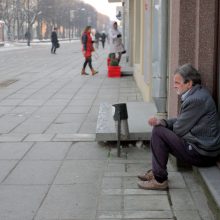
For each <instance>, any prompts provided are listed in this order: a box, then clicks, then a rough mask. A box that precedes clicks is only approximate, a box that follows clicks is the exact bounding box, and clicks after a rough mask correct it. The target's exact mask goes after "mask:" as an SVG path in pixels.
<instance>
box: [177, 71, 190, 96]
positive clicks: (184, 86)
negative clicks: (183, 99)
mask: <svg viewBox="0 0 220 220" xmlns="http://www.w3.org/2000/svg"><path fill="white" fill-rule="evenodd" d="M173 87H174V89H175V90H176V92H177V94H178V95H182V94H183V93H185V92H186V91H188V90H189V89H191V88H192V81H189V82H187V83H184V79H183V77H182V76H181V75H180V74H179V73H176V74H175V75H174V79H173Z"/></svg>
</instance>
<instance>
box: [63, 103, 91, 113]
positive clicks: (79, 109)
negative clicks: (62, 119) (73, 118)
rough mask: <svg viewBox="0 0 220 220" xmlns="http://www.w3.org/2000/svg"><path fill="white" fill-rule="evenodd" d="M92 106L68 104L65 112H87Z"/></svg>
mask: <svg viewBox="0 0 220 220" xmlns="http://www.w3.org/2000/svg"><path fill="white" fill-rule="evenodd" d="M90 108H91V106H90V105H81V106H73V105H71V106H67V107H66V108H65V109H64V111H63V113H66V114H67V113H69V114H87V113H88V112H89V109H90Z"/></svg>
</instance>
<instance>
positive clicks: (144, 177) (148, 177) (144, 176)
mask: <svg viewBox="0 0 220 220" xmlns="http://www.w3.org/2000/svg"><path fill="white" fill-rule="evenodd" d="M138 178H139V179H140V180H142V181H148V180H152V179H154V174H153V171H152V170H148V171H147V172H146V173H144V174H140V175H138Z"/></svg>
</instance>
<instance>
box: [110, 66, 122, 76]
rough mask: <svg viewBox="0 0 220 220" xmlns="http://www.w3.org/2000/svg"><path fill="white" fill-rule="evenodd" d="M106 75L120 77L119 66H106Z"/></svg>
mask: <svg viewBox="0 0 220 220" xmlns="http://www.w3.org/2000/svg"><path fill="white" fill-rule="evenodd" d="M108 77H121V67H120V66H108Z"/></svg>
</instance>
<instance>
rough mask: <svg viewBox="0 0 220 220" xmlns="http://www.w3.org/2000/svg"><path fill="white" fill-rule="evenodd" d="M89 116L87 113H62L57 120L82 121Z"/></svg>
mask: <svg viewBox="0 0 220 220" xmlns="http://www.w3.org/2000/svg"><path fill="white" fill-rule="evenodd" d="M86 117H87V114H64V113H62V114H60V115H59V116H58V117H57V118H56V120H55V122H56V123H71V122H74V123H82V122H83V121H84V120H85V118H86Z"/></svg>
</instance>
